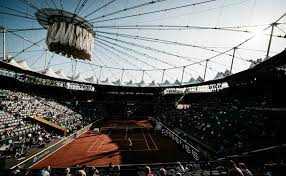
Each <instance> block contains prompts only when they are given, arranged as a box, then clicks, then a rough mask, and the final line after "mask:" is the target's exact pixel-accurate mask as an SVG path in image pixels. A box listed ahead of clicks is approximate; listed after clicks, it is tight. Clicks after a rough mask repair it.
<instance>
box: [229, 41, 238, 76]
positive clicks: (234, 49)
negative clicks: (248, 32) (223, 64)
mask: <svg viewBox="0 0 286 176" xmlns="http://www.w3.org/2000/svg"><path fill="white" fill-rule="evenodd" d="M236 49H237V47H234V48H233V53H232V59H231V65H230V70H229V72H230V74H232V68H233V61H234V58H235V51H236Z"/></svg>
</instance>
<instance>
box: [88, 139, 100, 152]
mask: <svg viewBox="0 0 286 176" xmlns="http://www.w3.org/2000/svg"><path fill="white" fill-rule="evenodd" d="M97 141H98V138H96V139H95V141H94V142H93V143H92V145H91V146H90V147H89V148H88V150H87V153H89V152H91V151H93V150H91V149H92V148H93V147H94V146H95V144H97Z"/></svg>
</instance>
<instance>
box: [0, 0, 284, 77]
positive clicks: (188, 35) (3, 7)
mask: <svg viewBox="0 0 286 176" xmlns="http://www.w3.org/2000/svg"><path fill="white" fill-rule="evenodd" d="M25 1H26V2H31V3H32V4H33V5H34V6H35V7H37V8H47V7H50V8H61V7H63V9H64V10H66V11H71V12H74V10H75V7H76V6H77V4H79V3H82V2H84V0H81V1H80V0H53V1H52V0H0V12H2V13H0V25H1V26H4V27H5V28H8V29H14V28H17V29H26V28H38V27H41V26H40V25H39V24H38V22H37V21H36V20H33V19H26V18H23V17H17V16H12V15H7V14H3V12H8V13H11V14H17V15H21V16H28V15H30V16H31V17H32V18H35V12H36V9H33V8H31V7H29V6H28V5H27V4H26V3H23V2H25ZM79 1H80V2H79ZM110 1H111V0H96V1H95V0H88V1H87V3H86V5H85V6H84V7H83V8H82V9H81V11H80V13H79V15H80V16H85V15H87V14H89V13H90V12H92V11H93V10H95V9H98V8H99V7H101V6H102V5H104V4H106V3H108V2H110ZM149 1H151V0H140V1H138V0H115V1H114V2H113V3H111V4H110V5H108V6H107V7H105V8H102V9H101V10H99V11H98V12H96V13H94V14H92V15H90V16H88V17H87V18H86V19H87V20H90V19H92V18H96V17H100V18H99V19H98V20H104V19H110V18H116V17H122V16H127V15H133V14H140V13H146V12H150V11H155V10H161V9H169V8H173V7H177V6H183V5H186V4H191V3H197V2H204V1H206V0H165V1H161V2H158V3H154V4H152V5H148V6H143V7H140V8H136V9H133V10H128V11H126V12H121V13H116V14H114V15H111V16H109V17H101V16H102V15H105V14H109V13H111V12H114V11H118V10H121V9H124V8H128V7H132V6H135V5H138V4H142V3H144V2H149ZM61 4H62V6H61ZM8 8H10V10H9V9H8ZM11 9H14V10H17V11H21V12H16V11H13V10H11ZM284 13H286V1H285V0H217V1H213V2H209V3H205V4H201V5H196V6H190V7H185V8H179V9H174V10H170V11H166V12H161V13H154V14H149V15H142V16H136V17H130V18H125V19H117V20H116V19H114V20H110V21H106V22H100V21H99V22H97V23H94V26H95V27H101V26H111V25H112V26H122V25H156V26H157V25H178V26H186V25H189V26H207V27H225V26H255V27H244V28H239V29H240V30H248V31H252V33H243V32H233V31H225V30H206V29H187V30H186V29H185V28H184V30H146V29H111V28H101V29H98V28H97V29H95V30H100V31H103V32H112V33H123V34H129V35H138V36H144V37H150V38H157V39H161V40H169V41H174V42H180V43H185V44H192V45H198V46H203V47H208V48H209V49H214V50H216V51H221V52H222V51H225V50H227V49H230V48H232V47H234V46H235V45H237V44H239V43H240V42H242V41H244V40H245V39H247V38H249V37H251V36H252V35H253V34H254V33H255V34H256V36H255V37H254V38H253V39H252V40H250V41H249V42H247V43H246V44H244V45H242V46H241V47H240V48H239V49H238V50H236V56H237V57H240V58H236V59H235V61H234V67H233V72H234V73H236V72H239V71H242V70H245V69H247V68H248V67H249V65H250V63H249V62H247V61H246V60H256V59H258V58H264V57H265V55H266V49H267V43H268V39H269V35H265V34H269V33H270V29H268V30H265V31H263V32H259V31H262V29H264V28H265V27H267V25H269V24H271V23H272V22H274V21H275V20H276V19H278V18H279V17H280V16H281V15H283V14H284ZM279 22H281V23H284V24H281V25H279V26H278V27H279V28H275V30H274V34H275V35H282V36H284V35H286V33H285V32H286V24H285V23H286V17H284V18H283V19H281V21H279ZM256 25H258V26H256ZM17 34H18V35H20V36H23V37H25V38H26V39H28V40H30V41H33V42H36V41H38V40H40V39H44V38H45V37H46V31H45V30H39V31H25V32H17ZM102 35H103V34H102ZM105 36H108V37H109V38H112V39H113V40H111V39H107V38H105V40H108V41H110V42H112V43H116V44H117V45H119V46H123V47H125V48H129V49H132V50H135V51H137V52H140V53H144V54H147V55H149V56H152V57H144V56H142V55H138V54H137V53H134V52H132V51H130V50H124V49H122V48H119V47H118V46H116V45H112V44H110V43H109V44H110V45H112V47H114V48H117V49H118V50H122V51H124V52H126V53H127V54H129V55H123V54H122V53H118V52H117V51H115V50H113V49H112V48H109V49H106V46H102V44H100V42H98V41H99V40H100V39H97V37H99V38H101V39H104V38H102V36H101V37H100V35H98V36H96V38H95V47H94V55H93V58H92V61H91V62H90V63H91V64H95V65H103V66H108V67H114V68H122V69H136V70H125V71H124V74H123V81H124V82H127V81H129V80H133V82H139V81H141V77H142V74H143V71H139V70H150V69H154V68H157V69H156V70H153V71H145V72H144V81H145V82H151V81H152V80H155V81H156V82H161V77H162V69H166V68H170V67H174V66H178V67H180V66H184V65H189V64H192V63H193V62H194V60H196V61H199V60H205V59H207V58H210V57H212V56H214V55H216V54H217V53H215V52H212V51H207V50H203V49H199V48H194V47H190V46H180V45H174V44H173V45H167V44H162V43H154V42H149V41H141V40H138V39H130V38H124V37H119V36H115V35H109V34H105ZM6 38H7V39H6V40H7V43H6V47H7V52H8V53H9V55H11V56H13V55H15V54H17V53H18V52H20V51H21V50H23V49H24V48H26V47H28V46H30V45H31V43H29V42H27V41H25V40H23V39H21V38H19V37H17V36H15V35H13V34H11V33H7V34H6ZM0 39H1V45H0V47H1V48H0V49H1V51H0V53H1V54H2V47H3V45H2V36H1V37H0ZM116 39H118V40H122V41H127V42H133V43H136V44H139V45H144V46H147V47H150V48H152V49H157V50H161V51H165V52H168V53H169V54H164V53H162V52H157V51H151V50H148V49H143V48H139V47H136V46H134V45H128V44H123V43H120V42H118V41H115V40H116ZM101 41H102V40H101ZM285 41H286V39H285V38H281V37H280V38H279V37H274V38H273V43H272V46H271V53H270V54H271V55H275V54H277V53H279V52H281V51H282V50H284V49H285V46H286V45H285V44H286V42H285ZM44 48H46V44H45V42H44V41H43V42H41V43H40V47H39V46H34V47H32V48H30V49H29V50H27V51H26V52H23V53H21V54H20V55H18V56H17V58H16V60H23V59H24V60H26V61H27V63H28V65H30V67H31V68H32V69H34V70H36V71H39V70H43V69H44V68H45V67H49V68H52V69H53V70H59V69H61V70H63V71H64V72H65V74H66V75H70V74H71V71H72V66H73V65H74V64H75V62H74V61H71V59H70V58H65V57H63V56H59V55H57V54H53V53H51V52H48V53H47V55H46V54H45V52H44ZM170 54H171V55H170ZM228 54H229V55H231V54H232V51H230V52H228ZM175 55H179V56H181V57H180V58H179V57H176V56H175ZM45 56H46V58H47V59H46V61H45ZM158 60H162V61H163V62H164V63H163V62H161V61H158ZM72 63H73V64H72ZM146 63H147V64H146ZM166 63H168V64H166ZM230 63H231V57H230V56H228V55H222V56H219V57H216V58H214V59H212V60H211V61H210V62H209V63H208V70H207V74H206V80H210V79H213V78H214V77H215V75H216V74H217V72H224V71H225V70H226V69H229V68H230ZM95 65H90V64H85V63H80V62H78V64H77V67H76V70H77V72H80V73H81V74H82V76H83V77H84V78H85V77H89V76H95V77H98V76H99V72H100V67H98V66H95ZM150 65H152V66H153V67H151V66H150ZM204 65H205V62H202V63H201V64H194V65H191V66H188V67H186V68H185V74H184V81H185V82H186V81H188V80H189V79H190V78H191V77H194V78H196V77H198V76H199V75H200V76H202V75H203V73H204ZM137 70H138V71H137ZM182 70H183V69H182V68H177V69H170V70H167V71H166V72H165V78H164V80H166V79H168V80H169V81H170V82H174V81H175V80H176V79H179V80H181V74H182ZM121 73H122V70H120V69H113V68H110V69H109V68H104V69H103V71H102V76H101V80H104V79H106V78H108V79H109V80H110V81H114V80H117V79H119V78H120V76H121Z"/></svg>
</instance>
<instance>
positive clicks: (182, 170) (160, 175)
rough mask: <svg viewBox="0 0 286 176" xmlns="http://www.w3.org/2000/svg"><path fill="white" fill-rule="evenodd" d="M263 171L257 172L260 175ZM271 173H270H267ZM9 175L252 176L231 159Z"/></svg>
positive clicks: (23, 172)
mask: <svg viewBox="0 0 286 176" xmlns="http://www.w3.org/2000/svg"><path fill="white" fill-rule="evenodd" d="M263 174H264V173H263V172H261V173H258V175H259V176H260V175H261V176H262V175H263ZM269 174H270V175H271V173H269ZM11 175H13V176H18V175H27V176H33V175H40V176H120V175H122V176H123V175H124V176H126V175H133V176H182V175H189V176H194V175H205V176H209V175H218V176H219V175H221V176H253V175H254V174H253V172H252V171H251V170H250V169H248V167H247V166H246V164H244V163H242V162H239V163H236V162H234V161H232V160H230V161H227V162H226V163H225V164H223V165H222V164H221V163H219V164H218V163H206V162H205V163H183V164H182V163H180V162H177V163H173V164H172V165H152V166H148V165H145V166H144V165H142V166H136V165H132V166H128V167H126V166H123V168H121V166H120V165H113V164H109V166H108V167H97V168H96V167H95V166H79V165H77V166H75V167H72V168H57V169H54V168H51V167H50V166H48V167H47V168H43V169H40V170H25V169H20V168H19V167H17V168H15V169H14V170H13V171H12V172H11Z"/></svg>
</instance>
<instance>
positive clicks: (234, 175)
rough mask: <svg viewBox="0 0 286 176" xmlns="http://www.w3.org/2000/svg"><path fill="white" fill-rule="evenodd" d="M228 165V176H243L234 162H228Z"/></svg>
mask: <svg viewBox="0 0 286 176" xmlns="http://www.w3.org/2000/svg"><path fill="white" fill-rule="evenodd" d="M229 164H230V169H229V171H228V176H244V175H243V173H242V171H241V169H240V168H239V167H237V165H236V163H235V162H234V161H232V160H230V162H229Z"/></svg>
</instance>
